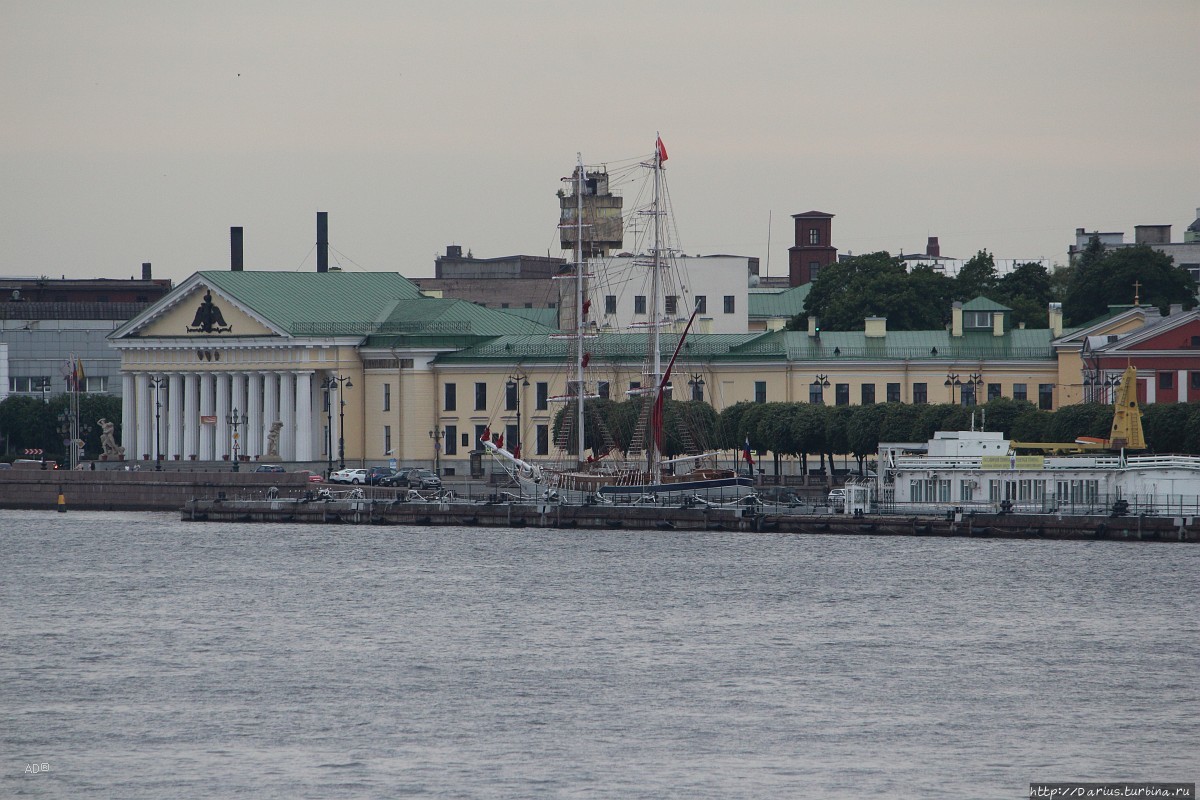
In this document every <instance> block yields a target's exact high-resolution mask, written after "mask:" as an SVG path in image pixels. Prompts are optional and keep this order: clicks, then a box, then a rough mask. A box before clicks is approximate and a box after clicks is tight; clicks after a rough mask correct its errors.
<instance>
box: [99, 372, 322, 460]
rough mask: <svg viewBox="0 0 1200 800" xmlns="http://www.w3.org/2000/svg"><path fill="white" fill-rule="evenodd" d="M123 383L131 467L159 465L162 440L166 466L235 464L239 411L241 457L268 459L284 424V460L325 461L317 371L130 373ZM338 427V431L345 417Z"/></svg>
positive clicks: (124, 431)
mask: <svg viewBox="0 0 1200 800" xmlns="http://www.w3.org/2000/svg"><path fill="white" fill-rule="evenodd" d="M121 380H122V385H121V391H122V395H123V398H122V399H123V403H122V418H121V428H122V440H121V445H122V446H123V447H124V448H125V458H126V459H127V460H142V458H143V456H147V455H148V456H149V458H150V460H153V459H154V457H155V453H154V450H155V447H154V444H155V441H156V438H157V441H158V442H159V443H160V445H161V447H160V448H159V452H160V453H161V454H162V456H163V458H164V459H165V460H183V461H187V460H199V461H220V460H223V459H225V458H226V457H229V458H232V457H233V455H234V436H233V434H234V424H233V420H234V419H235V410H236V422H237V427H236V432H237V453H238V455H239V456H248V457H249V460H251V461H253V460H255V458H256V457H261V456H264V455H265V454H266V453H267V450H268V448H269V444H270V443H269V437H270V434H271V429H272V427H273V425H274V424H275V423H276V422H278V423H280V425H281V428H280V431H279V445H278V451H279V460H281V461H300V462H305V461H316V460H323V456H324V453H323V451H322V450H321V449H320V448H321V447H322V446H323V445H324V444H325V442H323V441H321V433H322V432H323V431H324V428H323V427H322V415H321V414H320V413H319V412H320V409H321V406H320V404H319V403H318V400H319V395H318V392H320V391H321V389H320V387H319V386H318V382H317V380H316V379H315V373H314V371H313V370H280V371H251V372H216V371H212V372H166V371H164V372H126V373H124V374H123V375H122V377H121ZM331 422H332V424H333V425H337V423H338V417H337V416H336V415H334V416H333V418H332V420H331ZM338 435H339V434H338V432H337V431H336V430H335V431H333V432H332V437H333V438H336V437H337V436H338ZM193 457H194V458H193ZM260 460H261V459H260Z"/></svg>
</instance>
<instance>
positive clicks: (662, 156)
mask: <svg viewBox="0 0 1200 800" xmlns="http://www.w3.org/2000/svg"><path fill="white" fill-rule="evenodd" d="M654 147H655V150H656V151H657V153H658V163H660V164H661V163H662V162H664V161H666V160H667V146H666V145H665V144H663V140H662V137H661V136H660V137H658V142H657V143H656V144H655V145H654Z"/></svg>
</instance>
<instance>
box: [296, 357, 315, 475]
mask: <svg viewBox="0 0 1200 800" xmlns="http://www.w3.org/2000/svg"><path fill="white" fill-rule="evenodd" d="M312 377H313V374H312V372H301V373H298V374H297V375H296V421H297V425H296V460H297V461H312V458H313V452H312V440H313V413H312V411H313V397H312V396H313V389H312Z"/></svg>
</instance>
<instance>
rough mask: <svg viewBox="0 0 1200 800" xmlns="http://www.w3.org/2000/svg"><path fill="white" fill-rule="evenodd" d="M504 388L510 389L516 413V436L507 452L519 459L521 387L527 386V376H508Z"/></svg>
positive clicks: (518, 374) (520, 374)
mask: <svg viewBox="0 0 1200 800" xmlns="http://www.w3.org/2000/svg"><path fill="white" fill-rule="evenodd" d="M505 386H506V387H508V388H509V389H512V393H513V400H514V403H513V405H514V407H515V408H516V411H517V435H516V436H515V437H514V441H512V442H510V445H509V450H511V451H512V454H513V455H514V456H516V457H517V458H520V457H521V387H523V386H529V378H528V376H526V375H524V374H523V373H520V372H518V373H517V374H516V375H509V376H508V383H506V384H505Z"/></svg>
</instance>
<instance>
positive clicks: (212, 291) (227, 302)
mask: <svg viewBox="0 0 1200 800" xmlns="http://www.w3.org/2000/svg"><path fill="white" fill-rule="evenodd" d="M281 335H286V334H285V333H284V332H283V331H280V330H277V329H275V328H274V327H272V326H271V325H270V324H269V323H268V322H267V321H266V320H265V319H263V318H262V317H261V316H260V315H258V314H256V313H255V311H254V309H252V308H248V307H247V306H245V304H243V303H241V302H239V301H238V300H237V299H235V298H233V297H231V296H229V295H228V294H226V293H224V292H222V291H221V290H219V289H217V288H215V287H213V286H211V285H210V284H208V283H207V282H205V281H203V280H201V279H200V276H199V275H193V276H192V277H191V278H190V279H188V280H187V281H185V282H184V283H183V284H181V285H180V286H179V287H178V288H177V289H176V290H175V291H173V292H171V294H169V295H167V296H166V297H164V298H163V299H162V300H160V301H159V302H158V303H155V304H154V305H153V306H151V307H150V308H148V309H146V310H145V311H143V312H142V313H141V314H139V315H138V316H137V317H135V318H133V319H132V320H130V321H129V322H128V323H126V324H125V325H124V326H122V328H121V329H120V330H118V331H117V332H116V333H114V334H113V336H112V337H111V338H114V339H129V338H162V337H170V338H179V337H189V338H191V337H195V338H199V339H206V340H209V339H220V338H221V337H225V338H230V337H235V336H236V337H245V336H281Z"/></svg>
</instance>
